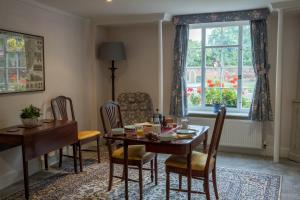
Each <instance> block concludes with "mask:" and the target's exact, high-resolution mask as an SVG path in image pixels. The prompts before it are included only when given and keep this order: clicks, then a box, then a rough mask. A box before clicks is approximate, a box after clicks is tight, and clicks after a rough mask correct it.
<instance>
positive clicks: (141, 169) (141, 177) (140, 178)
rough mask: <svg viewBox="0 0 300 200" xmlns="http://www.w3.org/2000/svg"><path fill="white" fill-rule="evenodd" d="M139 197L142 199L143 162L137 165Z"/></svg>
mask: <svg viewBox="0 0 300 200" xmlns="http://www.w3.org/2000/svg"><path fill="white" fill-rule="evenodd" d="M139 186H140V199H143V164H142V163H141V164H140V165H139Z"/></svg>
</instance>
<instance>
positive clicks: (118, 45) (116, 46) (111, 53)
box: [99, 42, 126, 61]
mask: <svg viewBox="0 0 300 200" xmlns="http://www.w3.org/2000/svg"><path fill="white" fill-rule="evenodd" d="M99 54H100V58H101V59H103V60H110V61H112V60H113V61H118V60H125V59H126V54H125V48H124V44H123V43H122V42H103V43H102V44H101V45H100V51H99Z"/></svg>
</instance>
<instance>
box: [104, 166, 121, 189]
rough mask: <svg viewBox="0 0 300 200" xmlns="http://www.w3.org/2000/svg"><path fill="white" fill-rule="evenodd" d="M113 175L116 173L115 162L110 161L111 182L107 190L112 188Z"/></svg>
mask: <svg viewBox="0 0 300 200" xmlns="http://www.w3.org/2000/svg"><path fill="white" fill-rule="evenodd" d="M113 175H114V164H113V163H112V162H110V163H109V182H108V189H107V191H110V190H111V187H112V181H113ZM123 180H124V179H123Z"/></svg>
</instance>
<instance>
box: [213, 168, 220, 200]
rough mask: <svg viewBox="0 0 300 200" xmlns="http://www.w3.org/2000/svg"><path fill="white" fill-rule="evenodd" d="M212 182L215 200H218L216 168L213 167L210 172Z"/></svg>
mask: <svg viewBox="0 0 300 200" xmlns="http://www.w3.org/2000/svg"><path fill="white" fill-rule="evenodd" d="M212 181H213V186H214V192H215V196H216V199H219V194H218V188H217V177H216V167H214V169H213V170H212Z"/></svg>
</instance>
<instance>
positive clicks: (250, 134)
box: [190, 117, 263, 149]
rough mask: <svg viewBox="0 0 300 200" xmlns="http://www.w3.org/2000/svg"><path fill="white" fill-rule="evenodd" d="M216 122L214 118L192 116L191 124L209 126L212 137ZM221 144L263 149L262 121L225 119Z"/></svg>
mask: <svg viewBox="0 0 300 200" xmlns="http://www.w3.org/2000/svg"><path fill="white" fill-rule="evenodd" d="M214 123H215V119H214V118H196V117H192V118H190V124H195V125H205V126H209V127H210V130H209V136H210V137H211V135H212V131H213V128H214ZM209 139H210V138H209ZM220 146H227V147H244V148H255V149H261V148H262V147H263V137H262V123H261V122H254V121H250V120H235V119H225V122H224V127H223V132H222V136H221V141H220Z"/></svg>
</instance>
